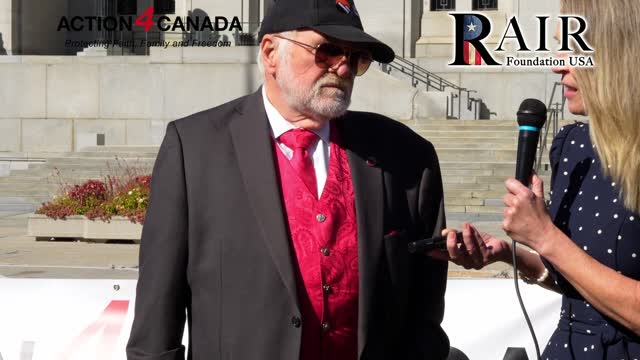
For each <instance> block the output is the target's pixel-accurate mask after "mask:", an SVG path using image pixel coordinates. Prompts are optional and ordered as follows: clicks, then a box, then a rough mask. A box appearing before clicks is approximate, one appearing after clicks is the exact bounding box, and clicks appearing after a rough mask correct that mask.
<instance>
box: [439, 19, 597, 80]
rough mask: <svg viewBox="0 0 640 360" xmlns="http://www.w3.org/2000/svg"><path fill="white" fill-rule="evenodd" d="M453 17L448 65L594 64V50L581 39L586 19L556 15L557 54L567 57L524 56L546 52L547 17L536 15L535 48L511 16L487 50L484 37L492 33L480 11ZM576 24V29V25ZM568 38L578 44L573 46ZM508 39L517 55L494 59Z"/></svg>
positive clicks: (576, 65)
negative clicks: (536, 41)
mask: <svg viewBox="0 0 640 360" xmlns="http://www.w3.org/2000/svg"><path fill="white" fill-rule="evenodd" d="M449 15H450V16H452V17H453V19H454V30H455V35H454V36H455V39H454V46H453V50H454V54H453V55H454V59H453V62H451V63H450V64H449V65H450V66H470V65H484V66H507V67H552V66H566V65H570V66H574V67H592V66H594V61H593V58H592V57H591V53H593V49H592V48H591V47H590V46H589V44H588V43H587V41H586V40H585V39H584V33H585V31H587V22H586V20H585V19H584V18H582V17H580V16H559V17H558V20H559V21H560V26H561V38H560V39H559V40H560V44H559V48H557V49H554V51H557V52H559V53H562V52H566V53H570V54H571V55H569V56H567V57H556V56H546V57H544V56H529V57H528V56H527V55H528V54H532V53H540V52H549V51H552V50H550V49H549V48H548V44H547V22H548V20H549V18H550V16H536V19H537V20H538V34H537V35H538V43H537V46H538V47H537V48H536V49H531V48H530V47H529V44H527V41H526V39H525V36H524V34H523V32H522V30H521V27H520V24H519V23H518V19H517V17H515V16H514V17H512V18H511V19H510V20H509V22H508V23H507V25H506V28H505V29H504V32H502V37H501V38H500V41H499V43H498V46H497V47H496V48H495V49H493V50H490V49H487V44H486V42H487V38H488V37H489V36H490V35H491V34H492V24H491V21H490V19H489V18H487V17H486V16H484V15H483V14H480V13H450V14H449ZM576 27H577V28H576ZM570 38H572V39H573V40H574V42H573V43H574V44H576V45H577V47H575V48H574V47H572V44H571V42H570V41H569V40H570ZM509 41H517V44H518V49H517V50H516V52H517V54H518V55H520V56H517V57H516V56H505V57H504V63H501V62H498V61H497V60H496V55H501V54H504V53H505V49H504V45H505V43H507V42H509Z"/></svg>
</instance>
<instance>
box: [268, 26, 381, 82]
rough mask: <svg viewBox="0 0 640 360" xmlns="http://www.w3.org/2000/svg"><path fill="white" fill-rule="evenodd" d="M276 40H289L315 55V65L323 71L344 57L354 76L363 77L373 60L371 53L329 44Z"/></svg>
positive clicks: (282, 37) (281, 37)
mask: <svg viewBox="0 0 640 360" xmlns="http://www.w3.org/2000/svg"><path fill="white" fill-rule="evenodd" d="M274 36H275V37H277V38H280V39H284V40H289V41H291V42H293V43H294V44H297V45H300V46H302V47H304V48H307V49H309V50H311V52H312V53H313V54H314V55H315V57H316V58H315V61H316V65H318V66H319V67H320V68H323V69H330V68H332V67H334V66H335V65H336V64H338V63H339V62H340V61H342V57H343V56H344V57H346V58H347V61H348V63H349V65H350V66H351V68H352V69H355V70H356V76H361V75H364V73H366V72H367V70H368V69H369V66H370V65H371V62H372V61H373V58H372V56H371V53H370V52H368V51H365V50H358V49H352V48H345V47H342V46H338V45H336V44H332V43H329V42H326V43H322V44H320V45H316V46H313V45H309V44H305V43H303V42H300V41H296V40H293V39H289V38H286V37H284V36H280V35H274Z"/></svg>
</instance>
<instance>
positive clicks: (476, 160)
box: [0, 120, 553, 218]
mask: <svg viewBox="0 0 640 360" xmlns="http://www.w3.org/2000/svg"><path fill="white" fill-rule="evenodd" d="M408 125H409V126H410V127H412V128H413V129H414V130H415V131H417V132H418V133H419V134H420V135H421V136H423V137H425V138H426V139H428V140H430V141H431V142H432V143H433V144H434V146H435V148H436V151H437V152H438V157H439V160H440V166H441V171H442V174H443V184H444V191H445V206H446V210H447V213H448V215H449V214H454V217H455V214H461V215H464V216H467V215H474V216H476V215H477V216H480V214H482V215H484V214H487V216H490V217H491V216H492V217H495V218H498V217H499V216H500V214H501V212H502V209H503V205H502V196H503V195H504V194H505V193H506V189H505V188H504V181H505V180H506V179H507V178H508V177H513V176H514V173H515V160H516V149H517V135H518V127H517V124H516V123H515V121H513V120H488V121H485V120H482V121H480V120H476V121H458V120H436V121H428V122H424V123H423V122H420V123H418V122H413V124H412V123H411V122H409V124H408ZM552 137H553V136H551V134H550V135H549V138H548V139H547V150H546V151H545V153H544V154H543V157H542V159H543V164H547V163H548V148H549V147H550V145H551V139H552ZM158 149H159V147H158V146H138V147H130V146H98V147H91V148H86V149H83V150H82V151H80V152H73V153H58V154H30V156H31V157H33V156H35V155H38V156H39V157H41V158H43V159H46V163H40V164H30V166H29V168H28V169H27V170H13V171H12V172H11V175H10V176H7V177H0V210H3V209H4V208H7V209H9V208H11V209H16V208H20V206H22V207H23V208H27V207H28V206H29V205H31V206H35V205H34V204H39V203H41V202H43V201H47V200H50V199H51V197H52V195H53V194H55V193H56V192H57V190H58V185H59V183H60V180H62V181H63V182H65V183H71V182H78V183H81V182H84V181H86V180H89V179H102V178H103V175H104V174H107V172H108V167H107V166H109V167H111V168H112V169H116V171H119V170H121V166H125V167H133V168H143V169H146V170H147V171H146V172H147V173H151V170H152V168H153V163H154V161H155V157H156V155H157V152H158ZM16 156H17V155H16ZM117 159H120V165H119V163H118V160H117ZM107 164H108V165H107ZM540 175H541V176H542V177H543V179H544V180H545V182H546V183H548V179H549V172H548V171H545V170H544V168H543V170H542V171H541V174H540ZM9 198H10V199H12V200H11V201H9V200H7V201H4V202H3V200H2V199H9ZM16 199H19V201H18V200H16ZM3 207H4V208H3ZM471 213H473V214H471Z"/></svg>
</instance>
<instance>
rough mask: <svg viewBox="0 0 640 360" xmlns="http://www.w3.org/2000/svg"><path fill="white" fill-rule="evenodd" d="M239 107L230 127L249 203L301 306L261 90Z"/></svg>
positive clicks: (275, 259)
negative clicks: (237, 114)
mask: <svg viewBox="0 0 640 360" xmlns="http://www.w3.org/2000/svg"><path fill="white" fill-rule="evenodd" d="M236 110H237V111H238V112H239V113H240V115H239V116H238V117H237V118H236V119H234V120H233V121H231V124H230V129H231V136H232V138H233V144H234V148H235V151H236V154H237V158H238V164H239V167H240V171H241V172H242V178H243V181H244V184H245V188H246V191H247V194H248V197H249V202H250V204H251V206H252V208H253V211H254V214H255V218H256V219H257V220H258V224H259V226H260V228H261V230H262V238H263V240H264V241H265V243H266V246H267V248H268V249H269V252H270V254H271V257H272V258H273V261H274V263H275V264H276V267H277V269H278V271H279V273H280V276H281V277H282V280H283V281H284V284H285V285H286V287H287V289H288V290H289V293H290V295H291V297H292V298H293V299H294V303H295V304H296V306H298V297H297V293H296V280H295V275H294V271H293V263H292V254H291V247H290V244H289V236H288V234H287V229H286V222H285V217H284V208H283V206H282V199H281V196H280V185H279V180H278V177H277V175H276V170H275V162H274V154H273V145H272V142H271V134H270V129H269V121H268V119H267V114H266V112H265V110H264V103H263V100H262V94H261V89H259V90H258V91H257V92H255V93H254V94H252V95H250V96H249V97H247V99H246V101H244V103H243V105H240V106H239V107H238V108H237V109H236Z"/></svg>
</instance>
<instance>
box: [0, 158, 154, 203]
mask: <svg viewBox="0 0 640 360" xmlns="http://www.w3.org/2000/svg"><path fill="white" fill-rule="evenodd" d="M157 151H158V147H156V146H122V147H119V146H108V147H104V146H96V147H90V148H86V149H83V151H79V152H69V153H57V154H35V155H36V156H37V157H38V158H40V159H44V160H45V161H46V162H45V163H36V164H30V165H29V167H28V169H25V170H12V171H11V173H10V175H9V176H3V177H0V211H7V212H29V211H34V210H35V209H36V208H37V207H38V206H39V205H40V204H41V203H43V202H46V201H50V200H51V199H52V197H53V196H54V195H56V194H57V192H58V189H59V188H60V185H61V184H63V183H64V184H77V183H82V182H84V181H86V180H89V179H103V177H104V175H107V174H108V173H110V172H108V170H109V167H111V168H112V169H114V171H115V172H116V173H122V172H123V171H125V169H126V167H127V166H129V167H132V168H141V169H145V170H146V172H148V173H151V169H152V168H153V162H154V161H155V157H156V154H157ZM29 157H34V154H29ZM1 160H2V157H0V161H1Z"/></svg>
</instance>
